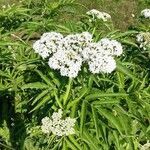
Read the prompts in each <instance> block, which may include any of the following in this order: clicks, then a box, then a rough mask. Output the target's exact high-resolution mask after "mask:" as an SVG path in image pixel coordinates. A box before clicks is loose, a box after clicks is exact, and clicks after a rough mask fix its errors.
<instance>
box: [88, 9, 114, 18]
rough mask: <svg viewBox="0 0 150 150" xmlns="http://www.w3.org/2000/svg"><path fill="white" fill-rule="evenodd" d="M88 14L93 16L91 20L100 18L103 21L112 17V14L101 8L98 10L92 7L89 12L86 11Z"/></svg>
mask: <svg viewBox="0 0 150 150" xmlns="http://www.w3.org/2000/svg"><path fill="white" fill-rule="evenodd" d="M86 14H87V15H88V16H91V17H92V20H91V21H94V20H95V19H100V20H102V21H108V20H110V19H111V16H110V15H109V14H108V13H106V12H101V11H99V10H96V9H92V10H90V11H88V12H86Z"/></svg>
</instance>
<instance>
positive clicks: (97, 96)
mask: <svg viewBox="0 0 150 150" xmlns="http://www.w3.org/2000/svg"><path fill="white" fill-rule="evenodd" d="M126 96H128V94H126V93H100V92H95V93H94V94H89V95H88V96H86V97H85V99H86V100H96V99H97V98H100V97H126Z"/></svg>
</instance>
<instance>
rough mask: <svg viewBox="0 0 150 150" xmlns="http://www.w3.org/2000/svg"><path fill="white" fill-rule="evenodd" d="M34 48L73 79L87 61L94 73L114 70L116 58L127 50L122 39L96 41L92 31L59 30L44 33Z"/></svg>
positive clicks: (51, 65)
mask: <svg viewBox="0 0 150 150" xmlns="http://www.w3.org/2000/svg"><path fill="white" fill-rule="evenodd" d="M33 49H34V50H35V52H36V53H38V54H39V55H40V56H41V57H42V58H43V59H45V58H48V59H49V60H48V64H49V67H50V68H52V69H54V70H59V71H60V74H61V75H62V76H68V77H70V78H75V77H77V75H78V73H79V71H80V70H81V67H82V65H83V64H84V63H87V64H88V65H89V71H90V72H92V73H111V72H112V71H113V70H114V69H115V68H116V62H115V59H114V57H115V56H120V55H121V54H122V52H123V49H122V45H121V43H119V42H118V41H116V40H111V39H108V38H103V39H101V40H100V41H98V42H93V39H92V35H91V34H90V33H89V32H82V33H80V34H79V33H78V34H70V35H67V36H65V37H64V36H63V35H62V34H60V33H57V32H48V33H44V34H43V35H42V36H41V38H40V40H38V41H36V42H35V43H34V44H33Z"/></svg>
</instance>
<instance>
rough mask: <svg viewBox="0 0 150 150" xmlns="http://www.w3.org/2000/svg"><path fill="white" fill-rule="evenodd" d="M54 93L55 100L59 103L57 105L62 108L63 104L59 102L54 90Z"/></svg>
mask: <svg viewBox="0 0 150 150" xmlns="http://www.w3.org/2000/svg"><path fill="white" fill-rule="evenodd" d="M54 95H55V100H56V102H57V104H58V105H59V107H60V108H63V106H62V104H61V102H60V99H59V98H58V96H57V94H56V92H54Z"/></svg>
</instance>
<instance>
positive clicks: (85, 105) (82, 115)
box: [80, 101, 87, 135]
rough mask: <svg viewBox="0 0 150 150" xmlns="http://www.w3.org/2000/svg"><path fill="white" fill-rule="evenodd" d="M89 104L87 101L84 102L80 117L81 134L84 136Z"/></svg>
mask: <svg viewBox="0 0 150 150" xmlns="http://www.w3.org/2000/svg"><path fill="white" fill-rule="evenodd" d="M86 111H87V103H86V101H83V102H82V107H81V115H80V134H81V135H82V134H83V130H84V125H85V119H86Z"/></svg>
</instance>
